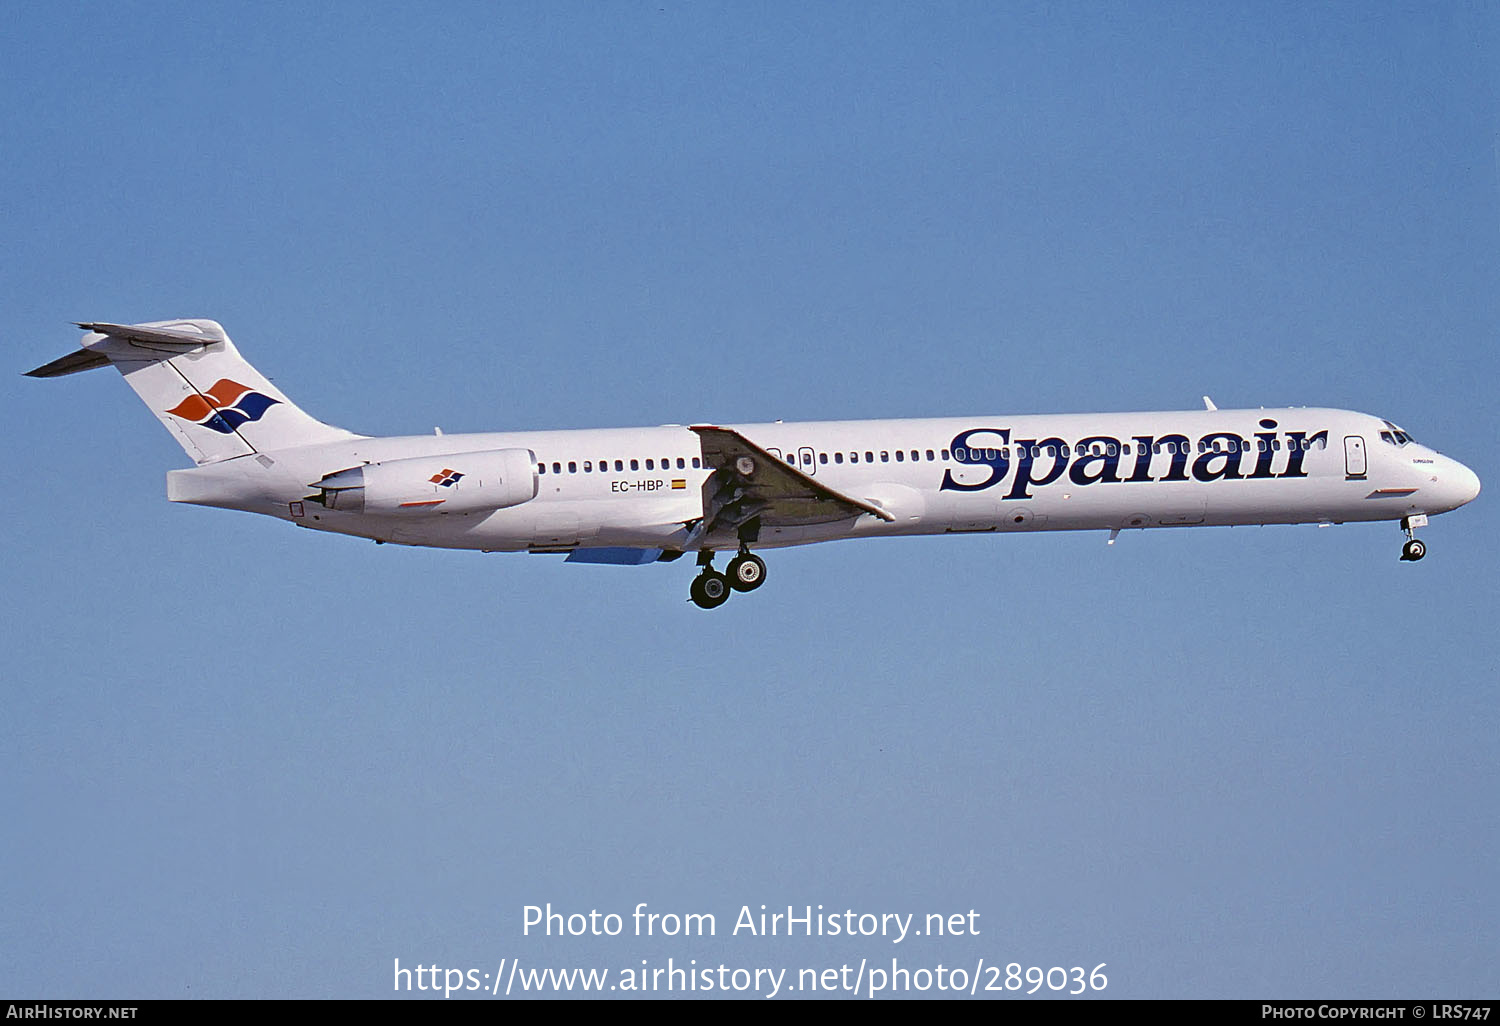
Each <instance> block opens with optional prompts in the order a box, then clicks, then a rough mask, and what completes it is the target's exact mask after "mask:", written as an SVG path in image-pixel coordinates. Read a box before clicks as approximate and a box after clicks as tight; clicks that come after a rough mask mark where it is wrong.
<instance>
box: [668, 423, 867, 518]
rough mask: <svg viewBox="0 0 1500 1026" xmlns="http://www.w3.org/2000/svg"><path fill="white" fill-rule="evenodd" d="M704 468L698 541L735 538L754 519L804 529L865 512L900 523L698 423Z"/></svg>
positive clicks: (738, 438) (742, 440)
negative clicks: (707, 471)
mask: <svg viewBox="0 0 1500 1026" xmlns="http://www.w3.org/2000/svg"><path fill="white" fill-rule="evenodd" d="M692 430H693V431H695V432H697V434H698V440H699V442H700V443H702V446H703V460H704V463H705V465H707V466H709V467H711V468H713V471H714V472H713V474H711V475H710V476H709V478H708V480H706V481H704V482H703V522H702V524H701V525H700V527H699V529H698V530H697V531H696V532H695V533H696V534H698V535H699V536H700V537H706V536H710V535H714V534H719V533H735V534H737V533H738V531H739V528H740V527H741V526H742V525H744V524H747V523H749V522H750V521H751V520H754V519H755V518H757V517H759V518H760V524H761V526H763V527H801V526H804V525H807V524H827V523H833V522H836V521H839V520H851V519H853V518H854V517H857V516H860V515H861V514H863V513H868V514H870V515H871V516H873V517H878V518H880V519H881V520H884V521H886V522H887V523H890V522H893V521H894V520H895V519H896V518H895V517H894V516H892V515H891V514H890V513H888V512H886V511H885V510H883V509H881V508H880V507H879V506H877V505H875V504H874V503H872V502H867V501H865V500H863V499H856V498H854V497H853V496H852V495H845V494H844V493H843V492H840V491H837V490H835V489H833V488H829V487H828V486H827V485H824V484H821V483H819V482H818V481H816V480H814V479H813V478H812V477H811V476H810V475H808V474H804V473H802V471H800V470H798V469H797V468H796V467H793V466H789V465H788V464H787V463H786V462H784V461H783V460H780V459H777V458H776V457H775V456H772V455H771V454H770V453H768V452H766V450H764V449H762V448H761V447H760V446H758V445H756V444H755V443H754V442H752V441H750V439H748V438H746V437H745V436H744V435H742V434H740V433H739V432H738V431H733V430H731V429H729V428H721V427H715V426H713V425H709V424H695V425H693V427H692Z"/></svg>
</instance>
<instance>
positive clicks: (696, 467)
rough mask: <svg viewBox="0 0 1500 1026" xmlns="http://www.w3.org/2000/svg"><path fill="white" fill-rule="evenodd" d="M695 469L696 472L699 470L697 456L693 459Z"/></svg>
mask: <svg viewBox="0 0 1500 1026" xmlns="http://www.w3.org/2000/svg"><path fill="white" fill-rule="evenodd" d="M693 469H694V470H697V469H699V468H698V457H696V456H694V457H693Z"/></svg>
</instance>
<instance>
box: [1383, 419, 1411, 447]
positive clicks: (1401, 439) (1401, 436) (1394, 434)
mask: <svg viewBox="0 0 1500 1026" xmlns="http://www.w3.org/2000/svg"><path fill="white" fill-rule="evenodd" d="M1381 423H1382V424H1384V425H1385V426H1386V427H1388V428H1390V430H1389V431H1382V432H1380V439H1381V441H1384V442H1389V443H1391V444H1392V445H1412V444H1415V443H1416V441H1417V440H1416V439H1415V438H1413V437H1412V436H1411V435H1409V434H1407V433H1406V432H1405V431H1402V430H1401V429H1400V428H1398V427H1397V426H1396V425H1394V424H1392V423H1391V422H1390V421H1388V420H1383V421H1381Z"/></svg>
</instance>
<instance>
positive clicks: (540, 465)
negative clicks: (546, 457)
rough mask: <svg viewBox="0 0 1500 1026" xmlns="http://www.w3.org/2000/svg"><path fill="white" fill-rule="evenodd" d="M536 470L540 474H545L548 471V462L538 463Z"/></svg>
mask: <svg viewBox="0 0 1500 1026" xmlns="http://www.w3.org/2000/svg"><path fill="white" fill-rule="evenodd" d="M536 472H537V473H538V474H545V473H546V472H547V464H545V463H538V464H537V465H536Z"/></svg>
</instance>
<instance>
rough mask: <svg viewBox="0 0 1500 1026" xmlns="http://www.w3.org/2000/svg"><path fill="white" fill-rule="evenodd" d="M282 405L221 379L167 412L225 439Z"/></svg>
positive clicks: (231, 381) (278, 400)
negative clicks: (240, 427)
mask: <svg viewBox="0 0 1500 1026" xmlns="http://www.w3.org/2000/svg"><path fill="white" fill-rule="evenodd" d="M279 402H281V400H280V399H272V398H271V397H270V396H268V395H265V394H263V393H261V392H257V391H255V389H253V388H251V387H250V386H249V385H242V384H240V383H239V382H238V381H233V380H231V379H229V378H220V379H219V380H218V381H215V382H214V386H213V387H212V388H210V389H209V390H208V391H206V392H203V393H201V394H195V395H190V396H188V397H187V398H186V399H184V400H183V401H182V402H180V403H178V404H177V405H176V406H174V407H172V408H171V409H170V410H168V411H167V412H168V413H170V414H171V415H172V416H174V417H181V418H182V419H183V420H186V421H191V422H192V423H194V424H197V425H198V426H199V427H206V428H210V429H212V430H214V431H217V432H219V433H220V434H224V435H227V434H229V433H230V432H232V431H234V430H235V429H236V428H238V427H239V426H240V425H241V424H245V423H247V422H249V421H256V420H260V418H261V417H263V416H265V412H266V411H267V410H269V409H270V408H271V407H273V406H275V405H276V404H278V403H279Z"/></svg>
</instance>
